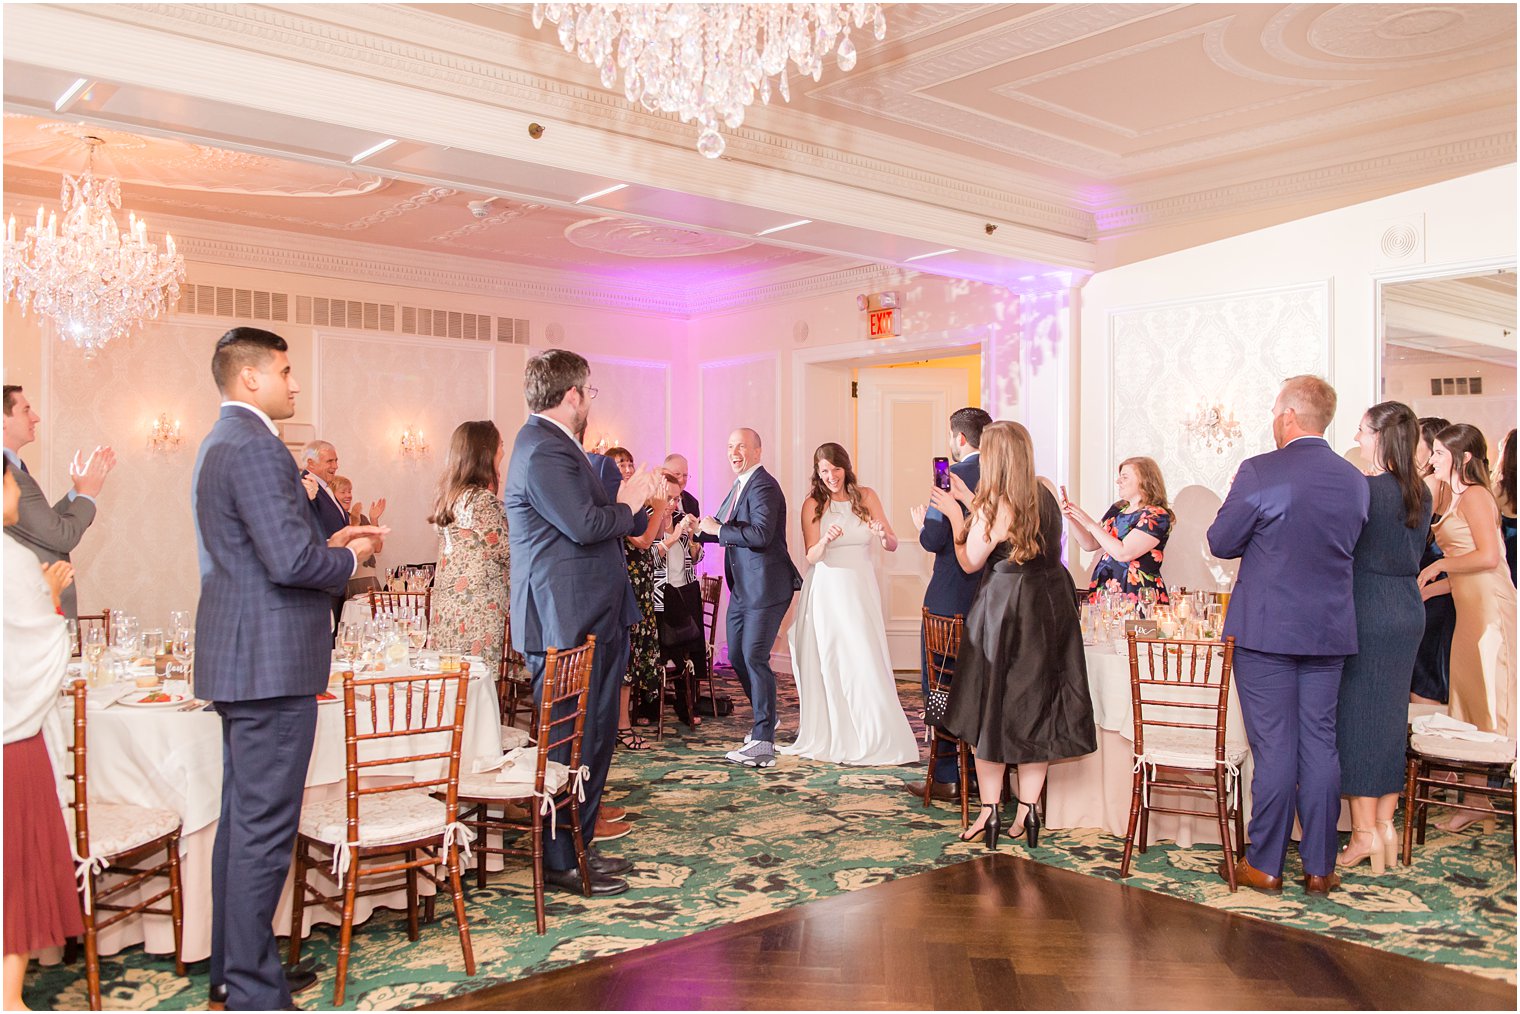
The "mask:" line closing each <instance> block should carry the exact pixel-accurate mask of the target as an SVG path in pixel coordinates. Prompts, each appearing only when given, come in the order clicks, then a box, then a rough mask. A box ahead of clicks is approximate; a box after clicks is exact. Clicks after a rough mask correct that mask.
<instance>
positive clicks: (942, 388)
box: [793, 336, 985, 670]
mask: <svg viewBox="0 0 1520 1014" xmlns="http://www.w3.org/2000/svg"><path fill="white" fill-rule="evenodd" d="M958 337H961V342H960V343H958V344H952V343H948V342H946V341H945V340H944V337H943V336H940V337H939V338H937V339H930V340H921V341H920V342H918V343H915V344H914V345H912V346H904V345H902V344H896V343H894V344H893V345H890V346H888V345H884V344H872V343H862V344H861V345H860V346H858V347H857V346H836V347H834V348H832V349H825V350H818V351H817V352H812V353H810V354H808V358H806V359H799V361H798V363H797V369H796V370H795V371H794V376H795V377H796V378H797V379H798V399H797V402H796V405H795V411H796V415H797V418H796V426H795V428H794V431H793V432H794V433H796V434H797V435H798V438H797V447H796V449H795V454H794V458H793V460H794V461H796V462H797V463H798V465H799V466H801V468H802V469H804V470H805V469H808V468H810V467H811V462H812V455H813V451H814V449H815V448H816V447H817V446H818V445H819V444H821V443H823V442H825V441H829V440H834V441H838V442H839V443H841V444H844V445H845V447H846V448H847V449H848V450H849V452H850V456H851V458H853V459H854V462H855V471H856V475H857V478H858V479H859V481H860V483H861V484H862V485H865V486H870V487H872V488H873V489H875V490H876V492H877V494H878V495H879V496H880V497H881V500H882V505H883V506H884V507H885V508H886V510H887V515H888V517H889V518H890V519H891V522H892V528H893V530H894V531H896V533H897V537H898V540H899V543H900V545H899V548H898V551H897V552H896V553H884V554H882V555H881V560H880V564H879V566H878V568H877V580H878V581H879V583H880V587H881V600H882V609H883V612H884V616H883V619H884V621H885V623H886V629H887V644H888V648H889V651H890V657H891V661H892V667H893V668H894V669H899V670H916V669H917V668H918V667H919V624H920V609H921V607H922V605H923V599H924V589H925V588H926V587H927V586H928V583H929V576H930V573H931V571H932V568H933V558H932V557H931V556H930V555H929V554H928V553H926V552H924V551H923V550H922V549H921V548H919V546H918V542H917V538H916V532H915V530H914V528H913V520H912V516H911V513H910V512H911V510H912V508H913V507H914V506H915V505H917V504H922V503H926V502H927V501H928V496H929V487H930V484H931V482H932V474H933V472H932V469H933V459H934V458H935V457H936V456H945V455H948V454H949V453H950V452H949V447H948V433H949V419H950V414H951V413H952V412H954V411H955V410H956V409H959V408H964V407H966V406H968V405H973V406H979V405H981V404H982V403H983V400H984V398H985V383H984V375H983V369H982V363H983V361H984V359H983V352H984V350H983V348H982V345H981V343H980V342H979V341H967V340H966V338H965V337H964V336H958Z"/></svg>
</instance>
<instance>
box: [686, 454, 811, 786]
mask: <svg viewBox="0 0 1520 1014" xmlns="http://www.w3.org/2000/svg"><path fill="white" fill-rule="evenodd" d="M760 452H761V446H760V434H758V433H756V432H755V431H754V430H752V429H749V428H747V427H746V428H741V429H737V430H734V431H733V432H732V433H730V434H729V436H728V463H729V465H730V467H732V468H733V470H734V474H735V475H736V476H737V477H738V478H736V479H734V484H733V486H732V487H731V488H730V489H729V491H728V496H726V497H724V499H723V504H722V506H720V507H719V508H718V513H717V514H716V515H714V516H712V517H706V518H703V519H702V520H701V522H700V524H699V526H698V533H699V534H698V535H697V539H698V540H699V541H702V542H716V543H718V544H719V545H721V546H722V547H723V574H724V577H726V578H727V580H728V591H729V598H728V659H729V661H730V662H732V663H733V666H734V672H735V673H736V674H737V675H738V677H739V682H740V684H741V685H742V686H743V687H744V695H745V696H746V697H748V698H749V702H750V707H751V708H752V709H753V711H754V724H753V726H752V727H751V728H750V734H749V738H748V739H747V740H745V741H744V743H743V745H741V746H740V747H738V748H737V749H734V750H731V751H729V752H728V754H727V758H728V759H729V760H730V761H733V762H734V763H735V764H743V765H745V766H747V767H753V768H768V767H773V766H774V765H775V763H776V673H775V670H773V669H772V668H771V647H772V646H773V645H774V644H775V643H776V635H777V634H779V633H780V632H781V621H782V620H783V619H784V618H785V617H786V611H787V609H788V608H789V607H790V606H791V604H792V595H793V594H794V593H795V592H796V591H797V589H798V588H801V587H802V576H801V575H800V574H798V573H797V567H796V565H795V564H793V563H792V556H791V554H790V553H788V552H787V549H786V497H785V496H784V495H782V492H781V485H780V483H778V482H776V480H775V478H774V477H772V476H771V474H770V473H769V472H767V471H766V470H765V468H764V467H763V466H762V465H761V464H760Z"/></svg>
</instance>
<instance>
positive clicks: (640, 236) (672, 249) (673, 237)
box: [565, 218, 755, 259]
mask: <svg viewBox="0 0 1520 1014" xmlns="http://www.w3.org/2000/svg"><path fill="white" fill-rule="evenodd" d="M565 239H567V240H569V241H570V242H571V243H573V244H575V245H576V246H578V247H581V248H583V249H586V250H597V251H600V252H601V253H610V254H618V255H620V256H623V257H653V258H661V259H663V258H667V257H702V256H704V255H706V254H714V253H728V252H729V251H731V250H743V249H745V248H747V247H751V246H754V245H755V244H754V242H753V241H751V240H747V239H739V238H737V237H734V236H724V235H722V234H720V233H714V232H697V231H696V230H694V229H677V228H673V227H671V226H666V225H651V224H649V223H648V222H636V221H633V220H631V219H627V218H591V219H587V220H585V221H583V222H573V223H571V224H570V225H568V226H566V227H565Z"/></svg>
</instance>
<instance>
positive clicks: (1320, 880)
mask: <svg viewBox="0 0 1520 1014" xmlns="http://www.w3.org/2000/svg"><path fill="white" fill-rule="evenodd" d="M1339 886H1341V875H1340V874H1339V873H1332V874H1330V875H1329V876H1325V877H1321V876H1318V875H1316V874H1313V873H1310V874H1308V875H1307V876H1305V877H1304V890H1305V891H1308V892H1309V893H1310V894H1329V893H1330V892H1331V891H1333V890H1335V889H1336V888H1337V887H1339Z"/></svg>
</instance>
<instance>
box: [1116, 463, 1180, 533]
mask: <svg viewBox="0 0 1520 1014" xmlns="http://www.w3.org/2000/svg"><path fill="white" fill-rule="evenodd" d="M1125 465H1128V466H1129V467H1131V468H1133V469H1134V470H1135V475H1136V476H1137V477H1138V478H1139V480H1140V495H1141V496H1142V497H1144V498H1145V502H1146V503H1147V504H1149V505H1150V506H1152V507H1160V508H1161V509H1162V510H1164V511H1166V516H1167V518H1168V519H1169V520H1172V521H1176V520H1177V515H1175V514H1173V513H1172V506H1171V504H1169V503H1168V502H1167V499H1166V480H1165V479H1164V478H1162V477H1161V466H1160V465H1158V464H1156V459H1155V458H1146V457H1138V458H1125V459H1124V460H1123V461H1121V462H1119V471H1121V472H1122V471H1124V466H1125ZM1129 506H1131V507H1133V506H1135V505H1134V504H1130V505H1129Z"/></svg>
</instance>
